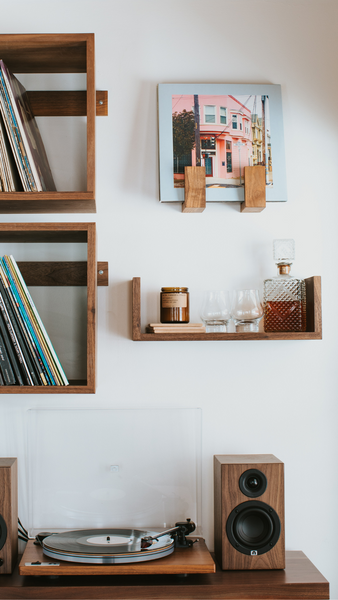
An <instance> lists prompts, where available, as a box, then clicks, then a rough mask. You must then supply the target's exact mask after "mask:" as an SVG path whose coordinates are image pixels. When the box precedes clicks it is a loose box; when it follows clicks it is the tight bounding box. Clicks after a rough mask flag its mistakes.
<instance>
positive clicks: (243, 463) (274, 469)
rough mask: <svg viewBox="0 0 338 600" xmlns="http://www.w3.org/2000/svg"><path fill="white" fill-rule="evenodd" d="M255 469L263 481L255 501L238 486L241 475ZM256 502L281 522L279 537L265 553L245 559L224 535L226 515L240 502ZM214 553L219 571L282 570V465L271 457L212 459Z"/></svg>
mask: <svg viewBox="0 0 338 600" xmlns="http://www.w3.org/2000/svg"><path fill="white" fill-rule="evenodd" d="M252 468H256V469H258V470H259V471H261V472H262V473H264V475H265V476H266V478H267V482H268V485H267V488H266V490H265V492H264V493H263V494H262V495H261V496H259V497H257V498H248V497H247V496H246V495H245V494H243V493H242V491H241V490H240V487H239V479H240V476H241V475H242V473H244V472H245V471H247V470H248V469H252ZM250 500H256V501H260V502H264V503H265V504H268V505H269V506H270V507H271V508H273V509H274V510H275V511H276V513H277V515H278V517H279V519H280V523H281V533H280V537H279V539H278V541H277V543H276V544H275V546H273V548H271V550H270V551H269V552H266V553H265V554H259V555H257V556H248V555H247V554H243V553H242V552H239V551H238V550H236V549H235V548H234V547H233V546H232V545H231V544H230V542H229V539H228V536H227V534H226V522H227V520H228V517H229V515H230V513H231V512H232V511H233V510H234V509H235V508H236V507H237V506H238V505H239V504H242V503H243V502H248V501H250ZM214 503H215V554H216V558H217V561H218V563H219V564H220V565H221V566H222V568H223V569H230V570H232V569H239V570H241V569H244V570H248V569H283V568H284V567H285V525H284V464H283V463H282V462H281V461H280V460H279V459H276V458H275V457H274V456H273V455H271V454H269V455H264V454H258V455H252V456H250V457H247V456H246V455H234V456H228V455H224V456H219V455H217V456H215V457H214Z"/></svg>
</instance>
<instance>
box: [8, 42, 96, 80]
mask: <svg viewBox="0 0 338 600" xmlns="http://www.w3.org/2000/svg"><path fill="white" fill-rule="evenodd" d="M93 41H94V34H93V33H74V34H73V33H66V34H35V33H34V34H2V35H1V36H0V54H1V58H2V60H3V61H4V62H5V63H6V64H7V66H8V68H9V69H10V70H11V71H12V72H13V73H86V59H87V56H86V49H87V45H88V44H90V43H93Z"/></svg>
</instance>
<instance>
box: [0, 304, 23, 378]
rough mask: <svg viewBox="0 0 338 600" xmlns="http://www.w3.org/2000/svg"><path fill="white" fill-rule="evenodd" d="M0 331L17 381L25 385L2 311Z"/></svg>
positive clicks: (0, 314)
mask: <svg viewBox="0 0 338 600" xmlns="http://www.w3.org/2000/svg"><path fill="white" fill-rule="evenodd" d="M0 331H1V334H2V337H3V339H4V342H5V345H6V349H7V352H8V354H9V357H10V360H11V364H12V368H13V371H14V373H15V377H16V380H17V382H18V384H19V385H23V379H22V375H21V372H20V369H19V358H18V357H17V355H16V353H15V352H14V350H13V345H12V342H11V340H10V337H9V333H8V330H7V327H6V324H5V321H4V318H3V313H2V310H0ZM1 385H4V384H1Z"/></svg>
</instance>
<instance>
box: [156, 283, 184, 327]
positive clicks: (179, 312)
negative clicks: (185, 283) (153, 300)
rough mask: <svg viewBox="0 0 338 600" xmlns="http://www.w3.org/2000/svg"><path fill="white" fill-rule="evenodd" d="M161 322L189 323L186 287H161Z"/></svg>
mask: <svg viewBox="0 0 338 600" xmlns="http://www.w3.org/2000/svg"><path fill="white" fill-rule="evenodd" d="M161 323H189V291H188V288H186V287H163V288H161Z"/></svg>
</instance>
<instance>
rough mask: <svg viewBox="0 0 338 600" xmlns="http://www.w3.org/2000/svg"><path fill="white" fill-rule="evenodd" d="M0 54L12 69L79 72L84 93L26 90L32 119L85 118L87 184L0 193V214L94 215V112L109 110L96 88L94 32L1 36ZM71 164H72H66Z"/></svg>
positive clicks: (101, 94)
mask: <svg viewBox="0 0 338 600" xmlns="http://www.w3.org/2000/svg"><path fill="white" fill-rule="evenodd" d="M0 57H1V59H2V60H3V61H4V62H5V64H6V65H7V66H8V68H9V69H10V71H11V72H12V73H15V74H18V75H19V79H20V73H84V74H85V75H86V81H87V83H86V89H85V90H83V91H75V90H74V91H47V90H43V91H31V90H27V94H28V97H29V100H30V104H31V108H32V112H33V114H34V116H36V117H57V116H62V117H64V116H76V117H78V116H86V117H87V185H86V189H85V190H81V191H76V192H73V191H72V192H67V191H65V192H0V213H10V214H19V213H94V212H96V206H95V116H96V115H99V116H101V115H102V116H103V115H107V114H108V93H107V91H99V92H96V90H95V56H94V34H93V33H88V34H85V33H84V34H82V33H76V34H68V33H67V34H4V35H0ZM70 168H71V167H70Z"/></svg>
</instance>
